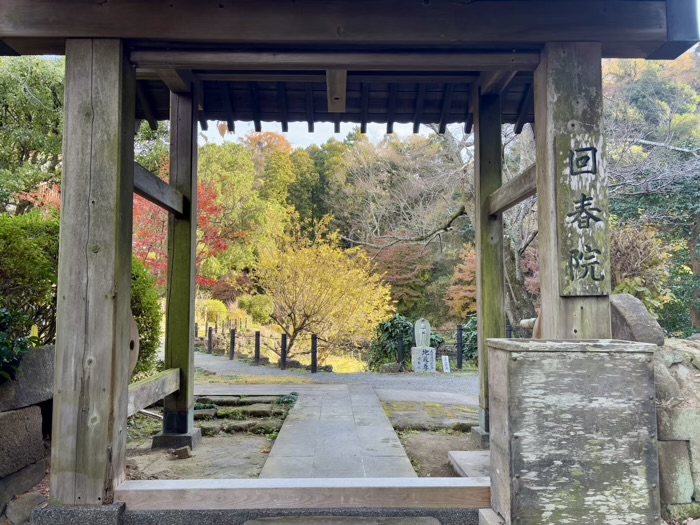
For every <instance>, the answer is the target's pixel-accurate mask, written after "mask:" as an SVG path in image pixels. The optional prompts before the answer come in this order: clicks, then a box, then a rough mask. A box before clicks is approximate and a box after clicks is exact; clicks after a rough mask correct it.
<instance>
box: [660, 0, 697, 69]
mask: <svg viewBox="0 0 700 525" xmlns="http://www.w3.org/2000/svg"><path fill="white" fill-rule="evenodd" d="M699 9H700V6H698V3H697V2H692V1H688V0H666V24H667V27H668V41H667V42H664V44H663V45H661V47H659V49H657V50H656V51H654V52H653V53H652V54H651V56H650V57H649V58H650V59H652V60H673V59H674V58H678V57H679V56H681V55H682V54H683V53H685V52H686V51H687V50H688V49H690V48H691V47H693V46H694V45H695V44H696V43H697V42H698V40H700V13H698V10H699Z"/></svg>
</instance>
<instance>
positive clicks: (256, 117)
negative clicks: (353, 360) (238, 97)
mask: <svg viewBox="0 0 700 525" xmlns="http://www.w3.org/2000/svg"><path fill="white" fill-rule="evenodd" d="M248 89H249V90H250V100H251V102H252V106H253V126H254V127H255V132H256V133H260V131H261V130H262V123H261V122H260V97H259V96H258V84H257V82H251V83H250V84H248Z"/></svg>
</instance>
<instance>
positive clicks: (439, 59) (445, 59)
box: [131, 51, 539, 72]
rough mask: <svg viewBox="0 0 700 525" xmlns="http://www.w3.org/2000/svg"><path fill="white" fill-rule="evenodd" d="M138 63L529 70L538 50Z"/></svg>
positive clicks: (138, 57) (272, 55)
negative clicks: (535, 51)
mask: <svg viewBox="0 0 700 525" xmlns="http://www.w3.org/2000/svg"><path fill="white" fill-rule="evenodd" d="M131 60H132V62H133V63H134V64H136V66H137V67H140V68H152V69H166V70H172V69H176V70H187V69H218V70H237V71H240V70H246V69H253V70H261V69H263V70H264V69H271V70H279V69H285V70H318V69H325V70H326V71H328V70H339V71H341V70H344V71H406V70H408V71H443V72H444V71H460V72H462V71H470V70H471V71H486V70H497V71H501V70H503V71H533V70H534V69H535V68H536V67H537V64H538V62H539V55H538V53H534V52H530V51H524V52H517V53H514V52H509V53H499V52H492V53H478V52H470V53H437V52H433V53H417V52H403V53H376V52H375V53H360V52H354V53H348V52H266V51H133V52H132V53H131Z"/></svg>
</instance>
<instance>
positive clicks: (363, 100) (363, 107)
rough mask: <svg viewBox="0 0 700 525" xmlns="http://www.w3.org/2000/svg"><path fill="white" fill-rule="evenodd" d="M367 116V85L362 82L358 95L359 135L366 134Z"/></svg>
mask: <svg viewBox="0 0 700 525" xmlns="http://www.w3.org/2000/svg"><path fill="white" fill-rule="evenodd" d="M368 115H369V83H368V82H363V83H362V87H361V94H360V133H367V117H368Z"/></svg>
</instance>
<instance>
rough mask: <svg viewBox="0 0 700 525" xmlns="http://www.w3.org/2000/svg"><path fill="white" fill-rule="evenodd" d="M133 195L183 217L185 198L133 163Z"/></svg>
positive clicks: (139, 165)
mask: <svg viewBox="0 0 700 525" xmlns="http://www.w3.org/2000/svg"><path fill="white" fill-rule="evenodd" d="M134 193H136V194H137V195H140V196H141V197H143V198H144V199H146V200H148V201H150V202H152V203H153V204H156V205H158V206H160V207H161V208H163V209H164V210H166V211H168V212H169V213H173V214H175V215H176V216H177V217H183V216H184V213H185V197H184V196H183V195H182V193H180V192H179V191H177V190H176V189H175V188H173V187H172V186H170V185H169V184H168V183H166V182H165V181H163V180H161V179H159V178H158V177H156V176H155V175H153V173H151V172H150V171H148V170H147V169H146V168H144V167H143V166H141V164H139V163H138V162H134Z"/></svg>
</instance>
